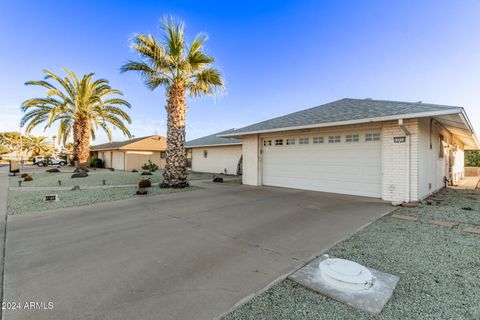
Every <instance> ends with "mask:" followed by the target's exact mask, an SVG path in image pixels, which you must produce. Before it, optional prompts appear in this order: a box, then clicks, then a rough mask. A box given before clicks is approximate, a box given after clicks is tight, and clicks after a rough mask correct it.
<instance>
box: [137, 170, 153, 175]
mask: <svg viewBox="0 0 480 320" xmlns="http://www.w3.org/2000/svg"><path fill="white" fill-rule="evenodd" d="M140 175H142V176H151V175H153V173H151V172H150V171H143V172H142V173H141V174H140Z"/></svg>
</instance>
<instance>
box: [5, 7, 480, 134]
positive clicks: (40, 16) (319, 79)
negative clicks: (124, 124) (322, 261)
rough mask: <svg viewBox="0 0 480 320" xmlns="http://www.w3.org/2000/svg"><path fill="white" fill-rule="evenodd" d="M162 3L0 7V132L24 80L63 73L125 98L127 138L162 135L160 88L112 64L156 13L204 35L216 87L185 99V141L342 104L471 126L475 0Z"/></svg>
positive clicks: (28, 93) (27, 91) (479, 47)
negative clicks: (379, 104) (362, 101)
mask: <svg viewBox="0 0 480 320" xmlns="http://www.w3.org/2000/svg"><path fill="white" fill-rule="evenodd" d="M163 2H164V1H48V0H45V1H34V0H32V1H21V0H18V1H2V2H1V3H0V39H1V42H2V47H1V50H0V66H1V68H0V70H1V72H0V88H1V89H0V113H1V115H0V131H4V130H14V129H15V128H17V123H18V121H19V119H20V117H21V112H20V110H19V106H20V104H21V102H22V101H23V100H25V99H27V98H30V97H33V96H39V95H42V94H43V92H42V91H39V90H38V89H35V88H31V87H25V86H24V85H23V84H24V82H25V81H27V80H34V79H40V78H42V74H41V70H42V69H44V68H47V69H50V70H52V71H54V72H60V69H61V68H63V67H67V68H69V69H72V70H73V71H75V72H76V73H78V74H83V73H87V72H91V71H93V72H95V73H96V75H97V76H98V77H102V78H107V79H109V80H110V82H111V84H112V86H113V87H115V88H118V89H121V90H122V91H124V93H125V99H127V100H128V101H129V102H131V104H132V105H133V108H132V110H131V111H130V113H131V115H132V118H133V123H132V125H131V126H130V129H131V131H132V132H133V134H135V136H137V137H138V136H143V135H149V134H153V133H155V132H158V133H160V134H164V133H165V131H166V115H165V109H164V106H165V96H164V93H163V91H162V90H158V91H154V92H152V91H150V90H148V89H147V88H145V87H144V85H143V83H142V81H141V79H140V78H139V77H138V76H137V75H136V74H133V73H130V74H120V73H119V68H120V66H121V65H122V64H123V63H124V62H125V61H126V60H127V59H132V58H135V57H136V56H135V54H134V53H133V52H132V51H131V50H130V48H129V37H130V36H131V35H132V33H135V32H137V33H140V32H151V33H154V34H157V35H158V34H159V30H158V25H159V19H160V18H161V17H162V16H164V15H166V14H172V15H175V16H178V17H180V18H181V19H183V20H184V21H185V22H186V27H187V29H186V32H187V37H188V39H189V40H191V39H193V37H194V36H195V34H197V33H199V32H205V33H207V34H208V35H209V37H210V39H209V41H208V43H207V51H208V53H209V54H211V55H213V56H215V57H216V58H217V62H216V65H217V67H218V68H220V69H221V70H222V72H223V74H224V77H225V79H226V82H227V92H226V93H225V94H224V95H222V96H220V97H217V98H212V97H207V98H201V99H197V100H189V102H188V115H187V138H188V139H192V138H197V137H200V136H202V135H206V134H210V133H213V132H217V131H221V130H224V129H229V128H232V127H241V126H244V125H248V124H251V123H254V122H257V121H261V120H265V119H268V118H271V117H275V116H279V115H282V114H286V113H290V112H294V111H298V110H302V109H305V108H308V107H312V106H316V105H320V104H323V103H326V102H330V101H333V100H337V99H341V98H344V97H351V98H373V99H387V100H401V101H424V102H433V103H440V104H450V105H460V106H463V107H465V109H466V111H467V114H468V115H469V117H470V120H471V121H472V122H473V124H474V126H475V128H476V130H477V132H479V131H480V127H479V126H480V81H479V77H480V37H479V35H480V2H479V1H475V0H470V1H469V0H462V1H442V0H440V1H438V0H437V1H421V0H420V1H409V0H404V1H333V0H332V1H209V0H206V1H169V2H167V3H163ZM54 132H55V130H48V131H47V132H45V133H43V130H42V128H39V129H37V130H35V131H34V132H33V133H35V134H44V135H49V136H51V135H53V134H54ZM106 139H107V138H106V136H105V135H104V134H100V135H98V137H97V141H96V142H104V141H106ZM115 139H117V140H118V139H122V136H121V135H120V134H119V131H116V134H115Z"/></svg>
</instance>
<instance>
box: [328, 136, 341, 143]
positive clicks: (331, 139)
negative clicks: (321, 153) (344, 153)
mask: <svg viewBox="0 0 480 320" xmlns="http://www.w3.org/2000/svg"><path fill="white" fill-rule="evenodd" d="M328 143H340V136H328Z"/></svg>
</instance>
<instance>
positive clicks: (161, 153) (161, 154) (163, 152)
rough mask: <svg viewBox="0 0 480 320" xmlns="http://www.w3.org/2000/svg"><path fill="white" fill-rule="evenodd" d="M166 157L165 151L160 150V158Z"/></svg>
mask: <svg viewBox="0 0 480 320" xmlns="http://www.w3.org/2000/svg"><path fill="white" fill-rule="evenodd" d="M166 157H167V153H166V152H165V151H160V159H165V158H166Z"/></svg>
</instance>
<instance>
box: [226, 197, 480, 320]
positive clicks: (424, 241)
mask: <svg viewBox="0 0 480 320" xmlns="http://www.w3.org/2000/svg"><path fill="white" fill-rule="evenodd" d="M436 196H437V197H439V198H442V199H444V201H443V203H444V204H442V205H439V206H427V205H421V206H420V207H418V208H415V209H407V208H401V209H399V210H397V211H396V213H399V214H415V215H418V216H419V217H421V219H420V220H421V221H424V220H428V219H430V218H435V219H439V220H448V221H455V222H459V223H461V224H463V223H478V221H480V220H479V219H480V216H479V215H480V213H479V211H478V209H479V204H478V202H476V203H474V199H469V198H468V197H469V196H474V197H477V196H479V192H478V191H472V190H444V191H442V192H440V193H438V194H437V195H436ZM465 205H467V206H471V207H472V209H474V210H473V211H465V210H461V207H462V206H465ZM463 226H464V225H461V226H460V227H457V228H454V229H445V228H441V227H438V226H432V225H429V224H426V223H422V222H411V221H401V220H397V219H392V218H390V217H388V216H387V217H384V218H382V219H380V220H378V221H376V222H374V223H373V224H371V225H370V226H369V227H367V228H366V229H364V230H362V231H360V232H358V233H357V234H355V235H354V236H352V237H351V238H349V239H348V240H345V241H343V242H341V243H339V244H337V245H335V246H334V247H332V248H331V249H330V250H329V251H328V254H330V255H332V256H337V257H341V258H346V259H351V260H354V261H357V262H359V263H361V264H364V265H366V266H369V267H372V268H375V269H378V270H381V271H384V272H388V273H392V274H395V275H398V276H399V277H400V281H399V284H398V286H397V288H396V290H395V292H394V296H393V298H392V299H391V300H390V301H389V302H388V303H387V305H386V306H385V308H384V309H383V311H382V313H381V314H380V315H379V316H376V317H373V316H371V315H369V314H367V313H364V312H361V311H358V310H356V309H354V308H351V307H349V306H347V305H345V304H342V303H340V302H337V301H335V300H332V299H329V298H326V297H324V296H322V295H320V294H318V293H316V292H314V291H311V290H309V289H306V288H304V287H303V286H300V285H298V284H296V283H295V282H293V281H290V280H285V281H283V282H281V283H279V284H278V285H276V286H274V287H272V288H271V289H269V290H268V291H266V292H265V293H263V294H261V295H259V296H257V297H255V298H254V299H253V300H251V301H250V302H248V303H247V304H245V305H243V306H242V307H240V308H238V309H237V310H235V311H233V312H232V313H230V314H229V315H227V316H226V317H225V319H226V320H234V319H235V320H238V319H242V320H247V319H251V320H253V319H269V320H275V319H312V320H313V319H315V320H319V319H329V320H331V319H432V320H433V319H480V304H479V300H478V297H479V296H480V273H479V272H478V270H479V268H480V254H479V253H478V252H479V249H478V248H480V236H479V235H474V234H466V233H463V232H462V231H461V229H462V227H463Z"/></svg>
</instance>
